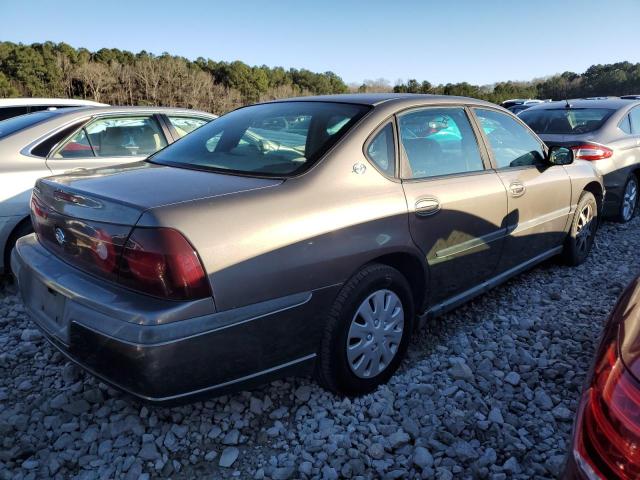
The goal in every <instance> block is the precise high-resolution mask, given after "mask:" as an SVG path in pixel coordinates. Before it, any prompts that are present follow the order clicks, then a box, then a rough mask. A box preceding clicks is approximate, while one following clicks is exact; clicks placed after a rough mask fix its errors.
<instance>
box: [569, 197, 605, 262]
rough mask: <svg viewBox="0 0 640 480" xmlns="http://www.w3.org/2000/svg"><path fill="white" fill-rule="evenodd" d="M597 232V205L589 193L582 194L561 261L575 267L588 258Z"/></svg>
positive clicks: (594, 198)
mask: <svg viewBox="0 0 640 480" xmlns="http://www.w3.org/2000/svg"><path fill="white" fill-rule="evenodd" d="M597 230H598V203H597V202H596V197H594V196H593V193H591V192H582V195H581V196H580V200H579V201H578V206H577V208H576V212H575V214H574V215H573V220H572V222H571V229H570V230H569V234H568V235H567V239H566V240H565V245H564V249H563V250H562V254H561V256H562V260H563V261H564V263H566V264H567V265H571V266H576V265H580V264H581V263H583V262H584V261H585V260H586V259H587V257H588V256H589V252H590V251H591V247H592V246H593V241H594V239H595V236H596V232H597Z"/></svg>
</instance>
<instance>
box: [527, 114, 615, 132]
mask: <svg viewBox="0 0 640 480" xmlns="http://www.w3.org/2000/svg"><path fill="white" fill-rule="evenodd" d="M613 112H615V110H612V109H609V108H556V109H533V110H531V109H529V110H525V111H523V112H522V113H520V114H519V115H518V116H519V117H520V118H521V119H522V120H523V121H524V122H525V123H526V124H527V125H529V126H530V127H531V130H533V131H534V132H536V133H538V134H545V133H547V134H580V133H588V132H593V131H594V130H598V129H599V128H600V127H601V126H602V125H603V124H604V122H606V121H607V119H608V118H609V117H610V116H611V115H612V114H613Z"/></svg>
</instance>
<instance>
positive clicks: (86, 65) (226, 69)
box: [0, 42, 348, 114]
mask: <svg viewBox="0 0 640 480" xmlns="http://www.w3.org/2000/svg"><path fill="white" fill-rule="evenodd" d="M347 91H348V87H347V85H346V84H345V83H344V82H343V81H342V79H341V78H340V77H338V76H337V75H336V74H335V73H333V72H324V73H315V72H311V71H309V70H305V69H295V68H291V69H289V70H285V69H284V68H282V67H275V68H270V67H267V66H264V65H263V66H259V67H257V66H254V67H252V66H249V65H247V64H245V63H243V62H240V61H235V62H216V61H213V60H210V59H205V58H198V59H196V60H195V61H191V60H188V59H186V58H184V57H178V56H173V55H169V54H168V53H163V54H162V55H153V54H151V53H148V52H146V51H142V52H139V53H132V52H128V51H126V50H119V49H116V48H103V49H100V50H98V51H96V52H91V51H89V50H87V49H85V48H78V49H76V48H73V47H71V46H70V45H67V44H66V43H53V42H45V43H34V44H31V45H23V44H16V43H11V42H0V97H16V96H27V97H69V98H71V97H75V98H87V99H93V100H96V101H98V102H103V103H109V104H114V105H153V106H160V105H162V106H180V107H186V108H195V109H199V110H205V111H209V112H213V113H217V114H222V113H225V112H227V111H229V110H232V109H234V108H236V107H239V106H242V105H245V104H248V103H254V102H257V101H264V100H272V99H276V98H283V97H291V96H297V95H311V94H316V95H321V94H328V93H344V92H347Z"/></svg>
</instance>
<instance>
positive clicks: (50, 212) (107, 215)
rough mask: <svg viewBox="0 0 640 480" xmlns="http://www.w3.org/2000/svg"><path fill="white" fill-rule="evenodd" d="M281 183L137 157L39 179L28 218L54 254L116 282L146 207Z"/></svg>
mask: <svg viewBox="0 0 640 480" xmlns="http://www.w3.org/2000/svg"><path fill="white" fill-rule="evenodd" d="M280 183H282V180H279V179H261V178H251V177H240V176H232V175H223V174H218V173H212V172H203V171H197V170H187V169H183V168H176V167H170V166H164V165H155V164H152V163H148V162H138V163H134V164H128V165H124V166H114V167H108V168H101V169H96V170H86V171H81V172H76V173H73V174H65V175H58V176H55V177H48V178H45V179H40V180H38V181H37V182H36V186H35V187H34V189H33V194H32V198H31V220H32V223H33V226H34V229H35V231H36V234H37V235H38V239H39V240H40V242H41V243H42V244H43V245H44V246H45V247H46V248H47V249H48V250H50V251H51V252H52V253H54V254H56V255H57V256H59V257H60V258H62V259H63V260H65V261H67V262H68V263H70V264H72V265H74V266H77V267H79V268H80V269H82V270H85V271H88V272H90V273H94V274H98V275H100V276H102V277H104V278H108V279H110V280H113V281H117V280H118V271H119V267H120V265H119V262H120V258H121V254H122V251H123V248H124V246H125V244H126V242H127V239H128V238H129V236H130V235H131V232H132V230H133V227H134V226H135V225H136V223H137V222H138V220H139V218H140V216H141V215H142V213H143V212H144V211H145V210H147V209H150V208H155V207H160V206H163V205H170V204H175V203H182V202H189V201H192V200H200V199H203V198H212V197H217V196H222V195H231V194H237V193H241V192H246V191H249V190H255V189H259V188H266V187H271V186H276V185H279V184H280ZM167 227H171V225H167Z"/></svg>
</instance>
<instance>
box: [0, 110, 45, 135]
mask: <svg viewBox="0 0 640 480" xmlns="http://www.w3.org/2000/svg"><path fill="white" fill-rule="evenodd" d="M54 115H57V112H56V111H48V110H46V111H42V112H36V113H29V114H27V115H20V116H18V117H13V118H8V119H7V120H2V121H1V122H0V138H4V137H8V136H9V135H11V134H13V133H16V132H19V131H20V130H24V129H25V128H29V127H31V126H33V125H35V124H36V123H40V122H43V121H45V120H47V119H49V118H51V117H52V116H54Z"/></svg>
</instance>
